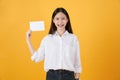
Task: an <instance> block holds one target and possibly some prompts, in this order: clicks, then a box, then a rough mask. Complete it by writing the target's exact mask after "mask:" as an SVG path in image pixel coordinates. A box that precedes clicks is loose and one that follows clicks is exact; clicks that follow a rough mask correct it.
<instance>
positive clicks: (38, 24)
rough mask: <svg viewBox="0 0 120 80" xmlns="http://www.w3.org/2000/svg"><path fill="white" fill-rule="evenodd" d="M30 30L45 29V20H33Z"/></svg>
mask: <svg viewBox="0 0 120 80" xmlns="http://www.w3.org/2000/svg"><path fill="white" fill-rule="evenodd" d="M30 30H32V31H43V30H44V21H31V22H30Z"/></svg>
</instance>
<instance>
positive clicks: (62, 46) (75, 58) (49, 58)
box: [31, 31, 82, 73]
mask: <svg viewBox="0 0 120 80" xmlns="http://www.w3.org/2000/svg"><path fill="white" fill-rule="evenodd" d="M31 59H32V60H33V61H35V62H40V61H41V60H43V59H44V70H45V71H46V72H47V71H48V70H49V69H54V70H57V69H65V70H70V71H74V72H75V73H81V71H82V68H81V61H80V47H79V41H78V39H77V37H76V36H75V35H74V34H71V33H69V32H68V31H66V32H65V33H64V34H63V35H62V36H59V34H58V33H57V31H56V32H55V34H53V35H52V34H49V35H47V36H46V37H45V38H43V40H42V42H41V45H40V47H39V48H38V50H37V51H35V52H34V54H33V55H32V56H31Z"/></svg>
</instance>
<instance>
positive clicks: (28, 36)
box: [26, 29, 32, 40]
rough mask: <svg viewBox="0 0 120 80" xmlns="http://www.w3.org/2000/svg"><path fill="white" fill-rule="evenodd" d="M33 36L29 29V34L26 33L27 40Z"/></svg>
mask: <svg viewBox="0 0 120 80" xmlns="http://www.w3.org/2000/svg"><path fill="white" fill-rule="evenodd" d="M31 35H32V31H31V30H30V29H29V30H28V31H27V32H26V39H27V40H29V39H30V37H31Z"/></svg>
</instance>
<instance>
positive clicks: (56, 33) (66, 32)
mask: <svg viewBox="0 0 120 80" xmlns="http://www.w3.org/2000/svg"><path fill="white" fill-rule="evenodd" d="M67 34H69V32H68V31H67V30H66V31H65V32H64V33H63V34H62V36H64V35H67ZM55 35H59V34H58V32H57V31H55Z"/></svg>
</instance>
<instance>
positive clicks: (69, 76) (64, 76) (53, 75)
mask: <svg viewBox="0 0 120 80" xmlns="http://www.w3.org/2000/svg"><path fill="white" fill-rule="evenodd" d="M46 80H74V72H72V71H67V70H49V71H48V72H47V75H46Z"/></svg>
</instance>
